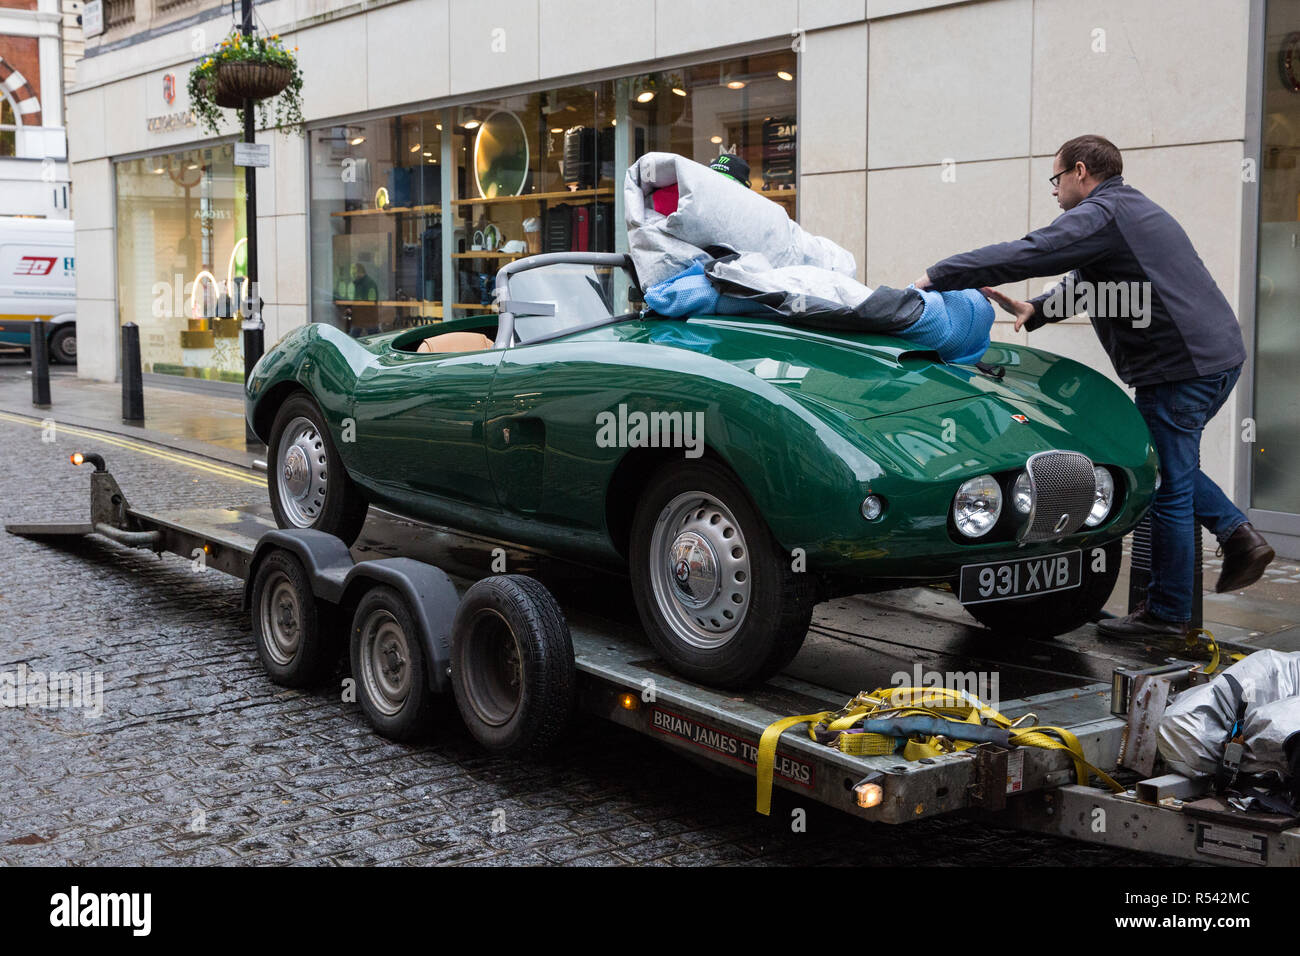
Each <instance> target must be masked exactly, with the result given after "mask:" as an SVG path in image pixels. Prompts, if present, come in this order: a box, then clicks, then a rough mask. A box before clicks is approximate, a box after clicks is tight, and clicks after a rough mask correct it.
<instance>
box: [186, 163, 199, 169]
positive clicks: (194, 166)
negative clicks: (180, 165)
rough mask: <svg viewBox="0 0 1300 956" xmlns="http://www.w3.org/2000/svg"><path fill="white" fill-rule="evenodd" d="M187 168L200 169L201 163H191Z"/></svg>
mask: <svg viewBox="0 0 1300 956" xmlns="http://www.w3.org/2000/svg"><path fill="white" fill-rule="evenodd" d="M185 168H186V169H198V168H199V164H198V163H189V164H188V165H187V166H186V167H185Z"/></svg>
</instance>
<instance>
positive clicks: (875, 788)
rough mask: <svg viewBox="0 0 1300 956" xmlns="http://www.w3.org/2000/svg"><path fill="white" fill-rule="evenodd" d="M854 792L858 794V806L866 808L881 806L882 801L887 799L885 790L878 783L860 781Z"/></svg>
mask: <svg viewBox="0 0 1300 956" xmlns="http://www.w3.org/2000/svg"><path fill="white" fill-rule="evenodd" d="M853 792H854V793H856V794H857V795H858V806H860V807H862V808H864V809H865V808H868V807H877V806H880V801H881V800H883V799H885V791H884V790H882V789H881V788H880V784H878V783H860V784H858V785H857V786H856V787H854V788H853Z"/></svg>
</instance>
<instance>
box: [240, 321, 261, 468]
mask: <svg viewBox="0 0 1300 956" xmlns="http://www.w3.org/2000/svg"><path fill="white" fill-rule="evenodd" d="M262 335H263V326H262V323H261V322H258V323H257V324H256V325H253V324H252V323H250V322H248V321H245V322H244V381H245V382H247V381H248V379H249V377H250V376H251V375H252V374H253V366H254V365H256V364H257V362H258V359H260V358H261V357H262V348H263V345H262V343H263V337H262ZM261 443H262V439H260V438H258V437H257V433H256V432H255V431H253V426H252V425H250V424H248V422H247V421H245V422H244V444H245V445H260V444H261Z"/></svg>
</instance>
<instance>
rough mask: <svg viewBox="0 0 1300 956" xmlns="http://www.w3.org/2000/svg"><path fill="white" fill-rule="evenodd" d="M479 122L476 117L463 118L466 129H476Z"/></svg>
mask: <svg viewBox="0 0 1300 956" xmlns="http://www.w3.org/2000/svg"><path fill="white" fill-rule="evenodd" d="M478 126H479V122H478V120H476V119H469V120H465V128H466V129H478Z"/></svg>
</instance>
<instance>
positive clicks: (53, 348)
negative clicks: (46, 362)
mask: <svg viewBox="0 0 1300 956" xmlns="http://www.w3.org/2000/svg"><path fill="white" fill-rule="evenodd" d="M50 357H51V358H52V359H54V361H56V362H60V363H62V364H64V365H76V364H77V327H76V326H75V325H64V326H61V327H60V328H57V329H55V330H54V334H53V335H51V336H50Z"/></svg>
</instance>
